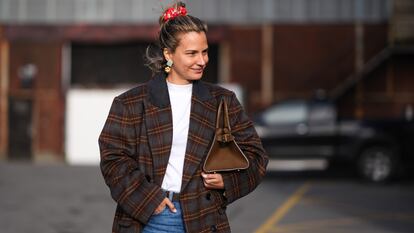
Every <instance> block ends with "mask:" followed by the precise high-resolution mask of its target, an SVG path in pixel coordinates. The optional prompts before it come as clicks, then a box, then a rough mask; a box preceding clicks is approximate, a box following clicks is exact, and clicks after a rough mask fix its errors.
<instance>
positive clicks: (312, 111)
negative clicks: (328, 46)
mask: <svg viewBox="0 0 414 233" xmlns="http://www.w3.org/2000/svg"><path fill="white" fill-rule="evenodd" d="M253 119H254V122H255V127H256V130H257V132H258V134H259V136H260V137H261V138H262V142H263V146H264V147H265V149H266V150H267V152H268V153H269V156H270V158H271V161H270V163H269V165H270V166H272V159H273V160H274V161H275V159H277V161H283V160H297V161H299V160H304V159H305V160H310V161H312V160H318V159H319V160H320V159H322V160H325V161H330V160H335V161H344V160H346V161H351V162H353V163H354V164H355V166H356V168H357V171H358V173H359V174H360V175H361V176H362V177H363V178H365V179H367V180H370V181H373V182H384V181H387V180H390V179H391V178H392V177H393V176H394V175H396V174H397V173H399V171H401V168H403V167H407V166H402V165H412V164H413V163H412V162H413V157H414V154H413V153H414V122H413V121H411V120H406V119H403V118H401V119H386V120H355V119H339V118H338V117H337V112H336V108H335V105H334V104H333V103H331V102H329V101H319V100H311V101H306V100H289V101H284V102H281V103H278V104H275V105H272V106H270V107H269V108H267V109H266V110H265V111H263V112H261V113H259V114H258V115H256V116H255V117H254V118H253ZM276 163H277V162H276ZM270 169H271V168H270Z"/></svg>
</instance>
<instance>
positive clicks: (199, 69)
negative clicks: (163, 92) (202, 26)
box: [164, 32, 208, 84]
mask: <svg viewBox="0 0 414 233" xmlns="http://www.w3.org/2000/svg"><path fill="white" fill-rule="evenodd" d="M178 39H179V41H180V42H179V44H178V46H177V48H176V49H175V51H174V52H173V53H171V52H170V51H169V50H167V49H165V50H164V56H165V58H166V59H167V60H172V61H173V65H172V67H171V72H170V73H169V74H168V77H167V79H168V81H170V82H172V83H175V84H188V83H190V82H191V81H194V80H199V79H201V77H202V76H203V71H204V68H206V65H207V63H208V53H207V52H208V44H207V37H206V34H205V33H204V32H188V33H183V34H181V35H179V38H178Z"/></svg>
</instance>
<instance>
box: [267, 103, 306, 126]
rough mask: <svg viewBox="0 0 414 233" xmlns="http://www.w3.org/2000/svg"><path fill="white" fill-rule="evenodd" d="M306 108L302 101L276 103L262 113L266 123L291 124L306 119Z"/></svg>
mask: <svg viewBox="0 0 414 233" xmlns="http://www.w3.org/2000/svg"><path fill="white" fill-rule="evenodd" d="M306 113H307V108H306V104H305V103H304V102H287V103H283V104H278V105H275V106H273V107H271V108H270V109H268V110H267V111H266V112H265V113H264V121H265V122H266V124H269V125H273V124H293V123H300V122H304V121H305V120H306Z"/></svg>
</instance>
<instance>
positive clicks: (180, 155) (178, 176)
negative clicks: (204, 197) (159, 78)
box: [161, 81, 193, 193]
mask: <svg viewBox="0 0 414 233" xmlns="http://www.w3.org/2000/svg"><path fill="white" fill-rule="evenodd" d="M167 86H168V93H169V96H170V102H171V109H172V118H173V139H172V146H171V153H170V159H169V160H168V165H167V171H166V172H165V176H164V179H163V181H162V185H161V188H162V189H164V190H168V191H173V192H177V193H178V192H180V190H181V181H182V176H183V167H184V157H185V151H186V147H187V138H188V129H189V125H190V112H191V95H192V89H193V84H191V83H190V84H186V85H177V84H173V83H169V82H168V81H167Z"/></svg>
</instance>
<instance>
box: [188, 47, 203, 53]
mask: <svg viewBox="0 0 414 233" xmlns="http://www.w3.org/2000/svg"><path fill="white" fill-rule="evenodd" d="M197 51H198V50H195V49H187V50H185V52H186V53H187V52H197ZM205 51H208V47H207V48H205V49H203V50H202V52H205Z"/></svg>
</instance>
